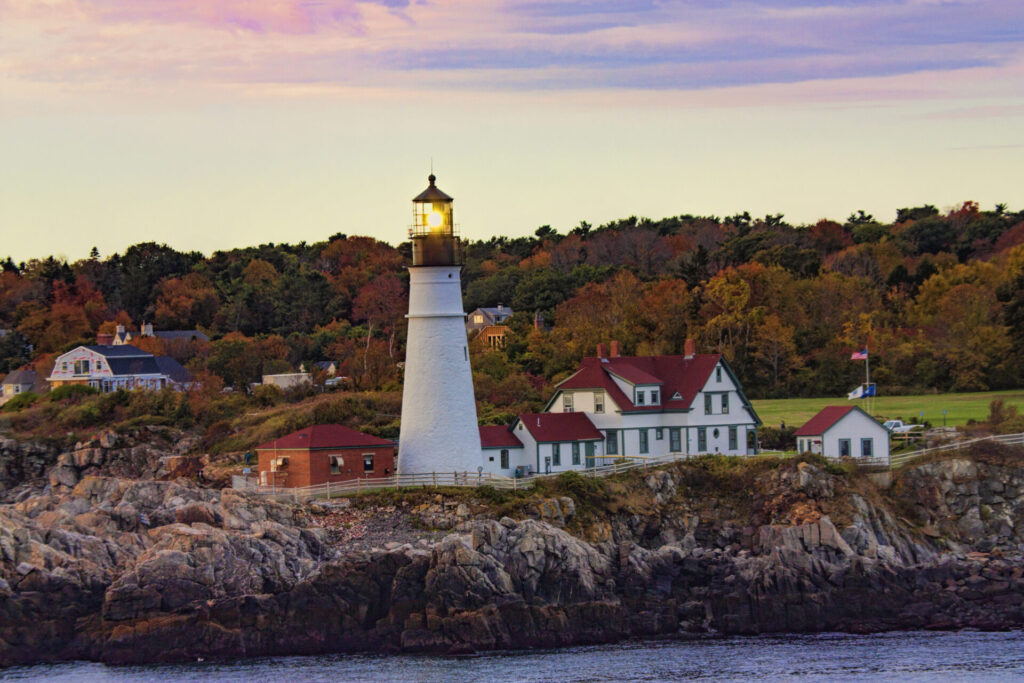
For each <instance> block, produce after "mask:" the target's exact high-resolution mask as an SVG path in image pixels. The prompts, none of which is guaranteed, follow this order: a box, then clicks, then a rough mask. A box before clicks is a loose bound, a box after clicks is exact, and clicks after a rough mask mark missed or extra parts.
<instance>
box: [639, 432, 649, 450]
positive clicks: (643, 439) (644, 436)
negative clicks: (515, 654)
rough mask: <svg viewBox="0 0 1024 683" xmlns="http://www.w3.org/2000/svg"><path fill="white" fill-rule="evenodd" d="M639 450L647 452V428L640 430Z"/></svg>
mask: <svg viewBox="0 0 1024 683" xmlns="http://www.w3.org/2000/svg"><path fill="white" fill-rule="evenodd" d="M640 452H641V453H647V452H648V447H647V430H646V429H641V430H640Z"/></svg>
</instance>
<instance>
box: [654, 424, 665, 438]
mask: <svg viewBox="0 0 1024 683" xmlns="http://www.w3.org/2000/svg"><path fill="white" fill-rule="evenodd" d="M664 438H665V430H664V429H663V428H661V427H658V428H657V429H655V430H654V440H655V441H661V440H662V439H664Z"/></svg>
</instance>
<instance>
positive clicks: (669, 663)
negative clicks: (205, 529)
mask: <svg viewBox="0 0 1024 683" xmlns="http://www.w3.org/2000/svg"><path fill="white" fill-rule="evenodd" d="M0 679H2V680H4V681H42V680H48V681H61V682H64V681H67V682H69V683H80V682H89V681H160V682H161V683H165V682H171V681H239V682H243V681H244V682H245V683H255V682H258V681H272V682H274V683H300V682H302V681H458V682H459V683H474V682H476V681H672V680H680V679H705V680H751V679H763V680H765V681H774V680H790V681H791V680H809V681H834V680H842V681H867V680H871V681H879V680H900V681H1009V680H1024V632H1011V633H979V632H970V631H960V632H948V633H947V632H941V633H940V632H900V633H882V634H874V635H847V634H818V635H808V636H803V635H788V636H760V637H754V638H721V639H711V640H698V641H677V640H667V641H666V640H662V641H630V642H625V643H620V644H617V645H602V646H588V647H574V648H565V649H560V650H526V651H518V652H499V653H489V654H485V655H481V656H479V657H474V658H469V659H454V658H448V657H428V656H416V655H392V656H383V655H328V656H316V657H269V658H261V659H249V660H242V661H235V662H223V661H217V662H207V661H204V662H195V663H189V664H175V665H149V666H118V667H112V666H105V665H103V664H95V663H91V662H70V663H67V664H50V665H41V666H30V667H15V668H10V669H0Z"/></svg>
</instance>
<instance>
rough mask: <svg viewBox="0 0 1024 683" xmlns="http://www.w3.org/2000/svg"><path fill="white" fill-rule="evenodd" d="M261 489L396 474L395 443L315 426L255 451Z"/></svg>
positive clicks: (345, 429) (341, 428)
mask: <svg viewBox="0 0 1024 683" xmlns="http://www.w3.org/2000/svg"><path fill="white" fill-rule="evenodd" d="M256 453H257V455H258V456H259V473H260V485H263V486H278V487H283V488H297V487H304V486H314V485H317V484H324V483H327V482H341V481H349V480H352V479H360V478H363V477H367V478H377V477H386V476H389V475H391V474H394V472H395V443H394V442H393V441H388V440H387V439H382V438H380V437H376V436H373V435H371V434H364V433H362V432H360V431H357V430H355V429H352V428H351V427H345V426H343V425H314V426H312V427H306V428H305V429H300V430H299V431H297V432H292V433H291V434H288V435H287V436H282V437H281V438H279V439H275V440H273V441H269V442H267V443H265V444H262V445H260V446H257V447H256Z"/></svg>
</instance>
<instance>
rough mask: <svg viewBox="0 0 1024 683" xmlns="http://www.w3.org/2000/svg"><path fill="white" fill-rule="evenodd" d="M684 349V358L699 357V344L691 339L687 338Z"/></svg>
mask: <svg viewBox="0 0 1024 683" xmlns="http://www.w3.org/2000/svg"><path fill="white" fill-rule="evenodd" d="M683 349H684V351H683V356H684V357H686V358H693V357H694V356H695V355H697V344H696V343H695V342H694V341H693V340H692V339H690V338H689V337H687V338H686V345H685V346H684V347H683Z"/></svg>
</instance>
